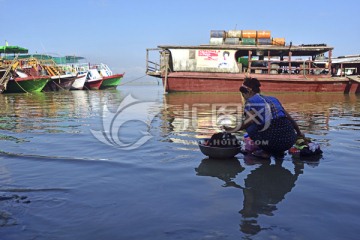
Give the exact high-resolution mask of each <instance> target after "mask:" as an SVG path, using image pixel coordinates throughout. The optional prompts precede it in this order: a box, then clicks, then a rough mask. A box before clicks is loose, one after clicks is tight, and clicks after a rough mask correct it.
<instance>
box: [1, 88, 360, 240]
mask: <svg viewBox="0 0 360 240" xmlns="http://www.w3.org/2000/svg"><path fill="white" fill-rule="evenodd" d="M272 95H275V96H276V97H278V98H279V99H280V101H281V102H282V103H283V105H284V107H285V108H286V109H287V110H288V112H289V113H290V114H291V115H292V116H293V117H294V118H295V119H296V120H297V121H298V123H299V125H300V128H301V129H302V131H303V132H304V133H305V134H306V136H308V137H311V138H312V139H313V140H314V141H316V142H318V143H319V144H320V145H321V148H322V150H323V155H322V157H320V158H316V159H299V158H296V157H292V156H291V155H286V156H285V157H284V159H283V160H282V161H281V160H278V161H275V159H271V161H260V160H257V159H254V158H251V157H250V156H244V155H242V154H238V155H237V156H236V158H233V159H229V160H214V159H208V158H207V157H206V156H204V155H203V154H202V153H201V152H200V150H199V148H198V146H197V140H198V139H201V138H204V137H209V136H211V135H212V134H213V133H215V132H217V131H219V129H218V127H217V126H216V123H217V117H218V116H219V113H221V112H223V113H224V112H231V111H233V112H234V111H235V112H236V111H238V110H239V105H241V103H242V100H241V97H240V94H237V93H234V94H224V93H212V94H206V93H202V94H200V93H193V94H191V93H170V94H166V95H164V94H163V90H162V87H161V86H157V85H156V86H155V85H149V86H135V85H134V86H130V85H128V86H126V85H123V86H119V87H118V89H116V90H104V91H71V92H55V93H54V92H50V93H39V94H1V95H0V104H1V108H0V114H1V115H0V143H1V145H0V151H1V152H0V239H1V240H12V239H86V240H90V239H157V240H159V239H186V240H190V239H358V237H359V236H360V202H359V199H360V184H359V183H360V174H359V169H360V160H359V157H360V113H359V112H360V96H356V95H343V94H328V93H327V94H313V93H311V94H301V93H291V94H289V93H283V94H272ZM242 134H243V133H238V135H237V136H238V137H239V138H241V137H242Z"/></svg>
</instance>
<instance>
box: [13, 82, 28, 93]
mask: <svg viewBox="0 0 360 240" xmlns="http://www.w3.org/2000/svg"><path fill="white" fill-rule="evenodd" d="M14 82H15V83H16V84H17V85H18V86H19V88H21V90H23V91H24V92H25V93H29V92H28V91H26V90H25V89H24V88H23V87H22V86H21V85H20V84H19V83H18V82H17V81H16V80H15V79H14Z"/></svg>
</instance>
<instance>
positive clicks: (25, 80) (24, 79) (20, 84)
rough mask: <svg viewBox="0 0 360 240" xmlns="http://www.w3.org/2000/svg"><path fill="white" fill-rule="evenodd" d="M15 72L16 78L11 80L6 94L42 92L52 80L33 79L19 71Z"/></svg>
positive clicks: (41, 77)
mask: <svg viewBox="0 0 360 240" xmlns="http://www.w3.org/2000/svg"><path fill="white" fill-rule="evenodd" d="M15 72H16V74H14V75H16V77H12V78H10V80H9V81H8V83H7V86H6V89H5V91H4V93H29V92H41V91H42V90H43V88H44V87H45V85H46V84H47V82H48V81H49V80H50V76H36V77H33V76H28V75H27V74H25V73H21V72H19V71H15Z"/></svg>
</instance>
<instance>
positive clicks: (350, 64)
mask: <svg viewBox="0 0 360 240" xmlns="http://www.w3.org/2000/svg"><path fill="white" fill-rule="evenodd" d="M230 32H231V34H229V33H230ZM229 36H230V37H229ZM210 37H211V38H210V44H208V45H199V46H175V45H163V46H159V47H158V48H156V49H147V71H146V73H147V75H149V76H154V77H158V78H161V79H162V82H163V86H164V90H165V91H166V92H238V91H239V87H240V86H241V84H242V82H243V81H244V78H245V77H254V78H258V79H259V80H260V82H261V89H262V91H265V92H341V93H360V76H359V74H360V56H346V57H338V58H333V57H332V51H333V47H330V46H327V45H326V44H302V45H299V46H295V45H293V44H292V43H291V42H290V43H289V44H287V45H286V44H285V39H283V38H270V31H242V30H238V31H229V32H225V31H212V32H211V34H210ZM250 37H251V38H250ZM214 39H215V40H214ZM279 40H280V41H279ZM154 50H155V51H158V52H159V54H160V58H159V59H160V60H159V62H154V61H151V60H150V59H149V56H150V52H152V51H154Z"/></svg>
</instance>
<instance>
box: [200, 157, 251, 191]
mask: <svg viewBox="0 0 360 240" xmlns="http://www.w3.org/2000/svg"><path fill="white" fill-rule="evenodd" d="M244 169H245V168H244V167H243V166H241V164H240V161H239V160H238V159H237V158H231V159H223V160H218V159H211V158H205V159H203V160H202V161H201V163H200V165H199V166H198V167H197V168H195V171H196V175H198V176H210V177H217V178H219V179H220V180H222V181H224V182H225V184H224V185H223V187H237V188H242V187H241V186H240V185H239V184H237V183H235V182H234V181H233V180H234V179H235V177H236V175H238V174H239V173H241V172H242V171H244Z"/></svg>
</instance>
